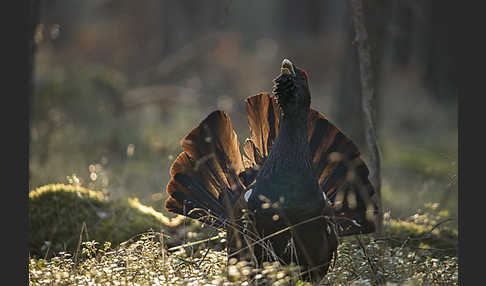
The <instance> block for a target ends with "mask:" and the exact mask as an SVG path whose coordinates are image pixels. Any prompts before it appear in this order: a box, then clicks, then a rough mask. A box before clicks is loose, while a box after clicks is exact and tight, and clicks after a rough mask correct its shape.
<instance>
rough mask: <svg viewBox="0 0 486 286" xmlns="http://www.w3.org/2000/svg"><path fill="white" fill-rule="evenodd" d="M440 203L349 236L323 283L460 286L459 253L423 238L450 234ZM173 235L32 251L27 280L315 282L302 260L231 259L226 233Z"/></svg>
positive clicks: (66, 282)
mask: <svg viewBox="0 0 486 286" xmlns="http://www.w3.org/2000/svg"><path fill="white" fill-rule="evenodd" d="M434 207H435V208H434ZM436 209H437V208H436V206H434V205H431V206H428V208H426V210H425V211H421V212H419V213H418V214H417V215H416V216H412V217H410V218H407V219H406V220H400V221H398V220H395V219H390V218H389V217H387V220H386V221H385V222H386V223H385V226H386V227H387V230H388V232H387V233H388V236H387V237H385V238H381V239H375V238H373V237H372V236H368V235H366V236H354V237H348V238H344V239H343V240H342V242H341V244H340V246H339V248H338V259H337V260H336V261H335V263H334V265H333V266H332V268H331V269H330V271H329V273H328V274H327V275H326V277H325V278H324V279H323V280H322V281H321V282H322V284H324V285H458V263H457V257H456V256H455V255H450V254H449V252H448V251H447V249H446V248H436V247H431V246H430V245H427V244H424V243H422V244H420V240H421V239H422V238H423V239H425V238H429V239H430V238H431V235H435V239H436V240H440V239H441V236H440V234H441V233H448V234H450V232H448V226H447V223H446V222H443V223H440V222H442V221H444V220H443V219H444V215H445V214H444V213H440V212H438V211H435V210H436ZM437 221H439V223H440V224H439V225H437ZM411 225H412V227H407V226H411ZM398 233H401V234H402V236H401V237H400V236H398V235H397V234H398ZM452 233H453V231H452ZM449 238H450V237H448V239H449ZM455 239H457V236H456V237H455ZM169 240H170V237H167V236H165V235H164V234H163V233H162V232H153V231H151V232H145V233H142V234H140V235H139V236H137V237H135V238H134V239H132V240H129V241H126V242H124V243H121V244H120V245H119V246H116V247H112V245H111V243H109V242H105V243H102V242H96V241H85V242H83V243H82V248H81V254H80V256H79V259H78V260H75V259H74V258H73V256H72V255H71V254H69V253H65V252H61V253H59V254H58V255H57V256H55V257H54V258H52V259H50V260H44V259H34V258H30V259H29V282H30V285H310V284H309V283H306V282H303V281H301V280H299V276H298V275H299V272H298V267H295V266H294V265H290V266H281V265H280V264H279V263H277V262H275V263H267V264H265V265H264V267H263V268H262V269H254V268H252V267H251V266H250V265H249V264H248V263H246V262H237V261H236V260H234V259H231V260H230V261H229V262H228V261H227V255H226V251H225V250H224V249H222V247H223V245H224V242H225V238H224V234H223V233H220V234H218V236H215V237H214V238H213V239H212V242H213V244H214V241H216V242H217V243H216V244H217V245H219V249H220V250H218V247H209V244H208V243H209V241H207V240H206V241H202V242H199V243H191V244H186V245H184V246H183V247H172V248H168V247H167V245H166V244H167V242H168V241H169ZM412 242H413V243H412ZM417 242H418V243H417Z"/></svg>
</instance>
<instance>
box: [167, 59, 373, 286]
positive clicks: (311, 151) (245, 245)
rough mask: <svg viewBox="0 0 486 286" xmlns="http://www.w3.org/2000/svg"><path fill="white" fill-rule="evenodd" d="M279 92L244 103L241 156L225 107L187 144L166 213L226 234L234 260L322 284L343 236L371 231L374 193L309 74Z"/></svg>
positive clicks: (284, 81)
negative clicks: (273, 264)
mask: <svg viewBox="0 0 486 286" xmlns="http://www.w3.org/2000/svg"><path fill="white" fill-rule="evenodd" d="M295 70H297V71H298V72H299V71H300V70H299V69H297V68H296V67H295ZM304 76H305V77H304ZM274 92H275V94H276V96H275V97H274V96H271V95H269V94H266V93H261V94H258V95H256V96H252V97H250V98H248V99H247V100H246V104H247V112H248V123H249V126H250V131H251V138H249V139H247V140H246V142H245V144H244V147H243V149H244V151H245V153H244V156H242V155H241V154H240V150H239V146H238V140H237V137H236V133H235V132H234V130H233V129H232V127H231V123H230V120H229V117H228V116H227V115H226V114H225V113H224V112H221V111H216V112H213V113H212V114H210V115H209V116H208V117H207V118H206V119H205V120H203V121H202V122H201V124H200V125H199V126H198V127H197V128H195V129H194V130H193V131H191V133H189V134H188V136H186V137H185V138H184V139H183V140H182V147H183V149H184V151H183V152H182V153H181V154H180V155H179V156H178V158H177V159H176V160H175V162H174V163H173V166H172V168H171V171H170V173H171V176H172V179H171V181H170V182H169V184H168V186H167V192H168V194H169V195H170V196H169V198H168V199H167V202H166V208H167V209H168V210H170V211H172V212H175V213H179V214H183V215H186V216H189V217H192V218H195V219H199V220H201V221H203V222H206V223H208V224H210V225H212V226H213V227H216V228H219V229H224V230H226V232H227V241H228V255H229V256H230V257H236V258H238V259H246V260H249V261H252V262H254V263H255V265H256V266H261V264H262V262H264V261H280V262H281V263H283V264H289V263H292V262H294V263H296V264H298V265H300V266H302V267H303V270H307V271H309V275H304V276H303V277H304V278H305V279H313V280H318V279H320V278H321V277H322V276H323V275H324V274H325V273H326V272H327V270H328V268H329V264H330V262H331V260H332V257H333V255H334V253H335V251H336V249H337V244H338V234H339V235H349V234H356V233H369V232H372V231H374V223H373V213H374V211H375V208H376V207H375V204H374V203H373V201H372V200H371V196H372V195H373V187H372V186H371V184H370V183H369V180H368V169H367V168H366V165H365V164H364V162H363V161H362V160H361V158H360V153H359V151H358V149H357V147H356V145H355V144H354V143H353V142H352V141H351V140H350V139H349V138H347V137H346V136H345V135H344V134H343V133H342V132H341V131H340V130H339V129H337V128H336V127H335V126H334V125H332V124H331V123H330V122H329V121H328V120H327V118H326V117H325V116H324V115H322V114H320V113H319V112H317V111H315V110H312V109H311V108H310V93H309V89H308V86H307V77H306V75H305V74H303V75H297V76H295V75H294V76H293V77H292V76H290V75H281V76H279V77H278V78H277V79H276V80H275V90H274Z"/></svg>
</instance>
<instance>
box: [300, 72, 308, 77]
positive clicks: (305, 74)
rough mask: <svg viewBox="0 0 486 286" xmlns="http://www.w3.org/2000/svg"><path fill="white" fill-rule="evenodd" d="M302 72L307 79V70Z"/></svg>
mask: <svg viewBox="0 0 486 286" xmlns="http://www.w3.org/2000/svg"><path fill="white" fill-rule="evenodd" d="M300 74H301V75H303V76H304V77H305V79H307V73H306V72H305V71H301V72H300Z"/></svg>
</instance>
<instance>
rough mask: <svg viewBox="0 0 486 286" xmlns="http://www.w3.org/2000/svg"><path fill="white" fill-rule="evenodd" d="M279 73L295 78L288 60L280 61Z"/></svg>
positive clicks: (292, 67) (292, 66)
mask: <svg viewBox="0 0 486 286" xmlns="http://www.w3.org/2000/svg"><path fill="white" fill-rule="evenodd" d="M280 72H281V73H282V74H290V75H293V76H295V70H294V65H293V64H292V62H291V61H290V60H288V59H284V60H283V61H282V66H281V67H280Z"/></svg>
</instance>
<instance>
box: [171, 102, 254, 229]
mask: <svg viewBox="0 0 486 286" xmlns="http://www.w3.org/2000/svg"><path fill="white" fill-rule="evenodd" d="M181 146H182V149H183V152H182V153H180V154H179V156H177V158H176V160H175V161H174V162H173V163H172V166H171V168H170V176H171V177H172V178H171V179H170V181H169V183H168V184H167V188H166V191H167V193H168V194H169V197H168V199H167V200H166V202H165V208H166V209H167V210H169V211H171V212H174V213H178V214H181V215H185V216H188V217H191V218H194V219H198V220H200V221H202V222H204V223H207V224H209V225H211V226H213V227H216V228H222V227H223V226H224V224H225V222H226V221H227V220H228V219H229V218H231V217H232V215H233V206H234V205H235V203H236V201H237V200H238V198H239V197H240V194H241V192H243V191H244V189H245V187H244V184H243V182H242V180H241V179H240V177H239V174H240V173H242V172H243V171H244V167H243V161H242V157H241V154H240V150H239V143H238V138H237V136H236V133H235V131H234V130H233V128H232V126H231V122H230V119H229V116H228V115H227V114H226V113H224V112H222V111H215V112H213V113H211V114H210V115H209V116H208V117H206V119H204V120H203V121H202V122H201V123H200V124H199V126H198V127H196V128H194V129H193V130H192V131H191V132H190V133H189V134H188V135H187V136H186V137H185V138H184V139H183V140H182V141H181Z"/></svg>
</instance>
